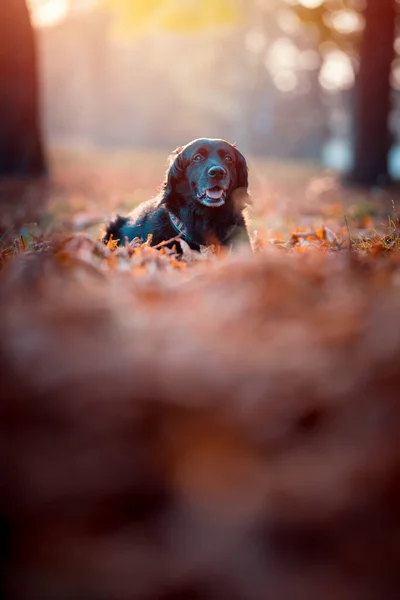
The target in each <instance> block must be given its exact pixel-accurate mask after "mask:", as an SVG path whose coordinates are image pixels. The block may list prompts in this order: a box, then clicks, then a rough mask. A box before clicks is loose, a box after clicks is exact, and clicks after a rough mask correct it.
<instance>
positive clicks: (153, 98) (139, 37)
mask: <svg viewBox="0 0 400 600" xmlns="http://www.w3.org/2000/svg"><path fill="white" fill-rule="evenodd" d="M9 2H10V3H11V4H13V3H14V4H18V3H20V4H21V3H24V2H25V0H9ZM27 2H28V6H29V8H30V11H31V16H32V21H33V24H34V26H35V28H36V39H37V52H38V62H39V71H38V73H39V75H38V77H39V81H40V86H39V94H40V99H41V103H40V115H41V123H42V131H43V133H44V138H45V142H46V144H48V145H68V146H71V145H72V146H76V145H94V146H109V147H114V146H115V147H119V148H121V147H127V148H134V149H141V148H152V149H153V148H155V149H166V150H171V149H172V148H173V147H174V146H177V145H180V144H182V143H185V142H187V141H189V140H190V139H192V138H195V137H200V136H210V137H224V138H227V139H228V140H230V141H235V142H236V143H237V144H238V145H239V146H240V147H241V148H242V149H243V151H244V152H245V153H248V154H251V155H260V156H273V157H278V158H283V159H286V158H290V159H296V160H313V161H320V162H322V163H323V164H324V165H327V166H329V167H333V168H335V169H338V170H339V171H340V172H342V173H345V174H348V175H349V177H350V179H353V180H354V181H357V182H361V183H367V184H376V183H378V184H379V183H385V182H386V181H387V178H388V175H389V174H390V175H392V176H394V177H399V176H400V146H399V132H400V120H399V114H398V111H399V92H400V37H397V33H396V31H397V25H396V19H397V6H398V3H397V1H395V0H368V1H367V0H27ZM3 10H4V9H3ZM0 12H1V9H0ZM0 17H1V15H0ZM9 23H10V20H9ZM13 26H14V25H13ZM10 44H12V40H11V41H10ZM13 51H14V52H17V51H18V50H17V49H16V48H14V50H13ZM0 79H1V73H0Z"/></svg>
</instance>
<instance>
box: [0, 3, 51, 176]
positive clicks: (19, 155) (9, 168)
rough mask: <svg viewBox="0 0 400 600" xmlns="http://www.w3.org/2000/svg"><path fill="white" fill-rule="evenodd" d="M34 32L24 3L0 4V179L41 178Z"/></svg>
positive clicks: (42, 164) (43, 166)
mask: <svg viewBox="0 0 400 600" xmlns="http://www.w3.org/2000/svg"><path fill="white" fill-rule="evenodd" d="M44 172H45V160H44V156H43V150H42V142H41V137H40V129H39V107H38V79H37V68H36V47H35V39H34V32H33V29H32V26H31V22H30V19H29V12H28V8H27V6H26V3H25V0H0V176H1V175H28V176H34V175H41V174H43V173H44Z"/></svg>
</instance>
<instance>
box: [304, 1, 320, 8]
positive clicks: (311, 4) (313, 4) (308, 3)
mask: <svg viewBox="0 0 400 600" xmlns="http://www.w3.org/2000/svg"><path fill="white" fill-rule="evenodd" d="M323 2H324V0H299V3H300V4H302V5H303V6H304V7H305V8H318V7H319V6H321V4H322V3H323Z"/></svg>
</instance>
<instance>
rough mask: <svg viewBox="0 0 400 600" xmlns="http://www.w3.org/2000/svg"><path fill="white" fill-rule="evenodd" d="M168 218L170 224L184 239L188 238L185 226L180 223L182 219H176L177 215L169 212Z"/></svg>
mask: <svg viewBox="0 0 400 600" xmlns="http://www.w3.org/2000/svg"><path fill="white" fill-rule="evenodd" d="M169 218H170V221H171V223H172V225H173V226H174V227H175V229H176V231H177V232H178V233H179V234H180V235H181V236H182V237H183V238H184V239H185V238H186V240H187V238H188V231H187V227H185V225H184V224H183V223H182V221H181V220H180V219H178V217H176V216H175V215H173V214H172V213H171V212H170V213H169Z"/></svg>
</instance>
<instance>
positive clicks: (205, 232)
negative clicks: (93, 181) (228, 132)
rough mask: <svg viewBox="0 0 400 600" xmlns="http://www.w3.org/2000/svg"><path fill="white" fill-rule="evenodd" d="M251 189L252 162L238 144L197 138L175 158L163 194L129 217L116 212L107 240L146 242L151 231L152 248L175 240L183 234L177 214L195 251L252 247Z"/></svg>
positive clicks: (174, 155) (105, 239)
mask: <svg viewBox="0 0 400 600" xmlns="http://www.w3.org/2000/svg"><path fill="white" fill-rule="evenodd" d="M247 188H248V168H247V163H246V160H245V158H244V156H243V155H242V154H241V153H240V152H239V151H238V150H237V149H236V148H235V147H234V146H232V145H231V144H229V143H228V142H226V141H224V140H219V139H209V138H204V139H198V140H194V141H193V142H190V143H189V144H188V145H187V146H183V147H180V148H177V149H176V150H175V152H174V153H173V154H172V155H171V156H170V164H169V168H168V171H167V173H166V178H165V181H164V183H163V186H162V189H161V192H160V194H159V195H158V196H157V197H156V198H153V199H151V200H148V201H147V202H143V203H142V204H140V205H139V206H138V207H137V208H136V209H135V210H134V211H133V212H132V213H131V214H130V215H129V216H127V217H121V216H120V215H117V217H116V218H115V219H114V220H113V221H112V222H111V223H109V225H108V227H107V232H106V235H105V237H104V242H108V240H109V239H110V237H111V236H112V238H113V239H114V240H119V243H121V244H123V243H124V242H126V241H128V242H130V241H131V240H133V239H134V238H140V239H141V240H142V241H146V239H147V237H148V235H149V234H151V235H152V240H151V245H153V246H154V245H157V244H159V243H161V242H163V241H166V240H170V239H171V238H174V237H176V236H178V235H179V231H178V230H177V228H176V226H174V225H173V223H172V221H171V215H172V218H173V217H177V219H178V220H179V221H178V222H179V224H181V225H182V226H184V228H185V229H184V232H183V234H181V237H182V238H183V239H184V240H185V241H186V242H187V243H188V244H189V246H190V247H191V248H192V249H193V250H199V249H200V246H208V245H211V244H217V245H222V246H227V247H230V246H232V245H237V244H238V243H240V242H245V243H246V244H248V245H250V238H249V234H248V230H247V225H246V214H245V209H246V206H247V205H248V204H251V201H250V197H249V195H248V193H247ZM169 245H170V246H172V245H173V242H171V244H169Z"/></svg>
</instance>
